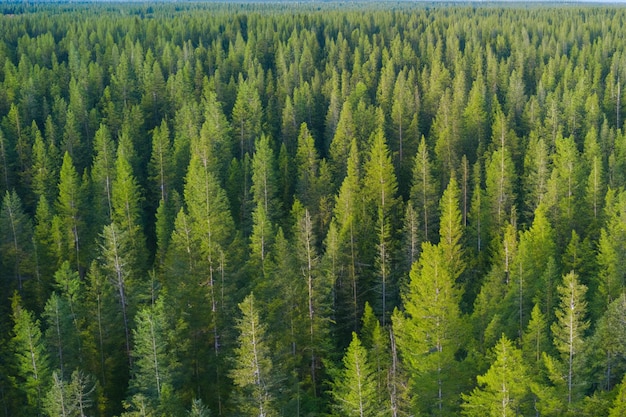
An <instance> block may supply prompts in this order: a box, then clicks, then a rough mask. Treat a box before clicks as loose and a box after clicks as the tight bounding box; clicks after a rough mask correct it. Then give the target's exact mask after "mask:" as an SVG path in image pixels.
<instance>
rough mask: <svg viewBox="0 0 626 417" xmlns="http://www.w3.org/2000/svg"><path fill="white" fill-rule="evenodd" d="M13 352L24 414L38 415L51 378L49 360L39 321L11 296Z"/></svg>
mask: <svg viewBox="0 0 626 417" xmlns="http://www.w3.org/2000/svg"><path fill="white" fill-rule="evenodd" d="M11 307H12V311H13V322H14V325H13V337H12V340H11V346H12V351H13V352H14V354H15V357H14V361H15V362H14V363H15V367H16V368H15V372H16V373H15V375H16V383H17V386H18V387H19V391H20V392H21V393H22V394H23V395H25V396H26V399H25V401H24V402H23V403H22V409H21V412H22V413H23V415H30V416H40V415H42V412H43V401H44V396H45V392H46V390H47V388H48V383H49V378H50V368H49V358H48V353H47V351H46V346H45V343H44V340H43V337H42V334H41V330H40V323H39V320H36V319H35V318H34V316H33V313H31V312H30V311H28V310H26V309H24V307H23V306H22V300H21V299H20V297H19V296H18V295H14V296H13V299H12V300H11Z"/></svg>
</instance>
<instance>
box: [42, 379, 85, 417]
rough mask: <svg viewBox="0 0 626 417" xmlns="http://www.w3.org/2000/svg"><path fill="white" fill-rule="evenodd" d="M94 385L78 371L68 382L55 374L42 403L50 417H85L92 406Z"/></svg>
mask: <svg viewBox="0 0 626 417" xmlns="http://www.w3.org/2000/svg"><path fill="white" fill-rule="evenodd" d="M95 388H96V387H95V384H94V383H93V382H92V381H91V378H89V377H88V376H86V375H85V374H83V373H82V372H80V371H74V372H73V373H72V377H71V379H70V381H69V382H66V381H65V380H63V378H62V377H61V376H60V375H59V374H58V373H56V372H53V373H52V386H51V387H50V390H49V391H48V393H47V395H46V399H45V403H44V410H45V412H46V413H47V415H48V416H50V417H85V416H86V415H88V414H89V411H90V409H91V408H92V406H93V393H94V391H95Z"/></svg>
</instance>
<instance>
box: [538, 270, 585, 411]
mask: <svg viewBox="0 0 626 417" xmlns="http://www.w3.org/2000/svg"><path fill="white" fill-rule="evenodd" d="M557 290H558V293H559V296H560V303H559V306H558V308H557V310H556V311H555V314H556V321H555V322H554V323H552V325H551V326H550V330H551V331H552V334H553V336H554V346H555V347H556V350H557V351H558V352H559V354H560V364H558V365H557V366H558V367H557V366H555V364H554V363H553V362H552V361H548V369H549V371H550V372H551V379H552V380H553V381H554V382H555V384H557V385H558V386H564V391H565V393H566V396H567V402H566V404H567V408H571V407H572V406H573V405H574V404H573V403H576V401H577V400H578V399H579V398H580V394H579V393H580V392H581V390H582V388H583V384H584V381H583V380H582V378H581V377H582V376H583V375H582V371H583V368H582V366H583V364H582V363H581V354H582V351H583V348H584V344H585V332H586V330H587V329H588V328H589V322H588V321H586V318H585V316H586V314H587V302H586V301H585V293H586V291H587V287H585V286H584V285H582V284H579V283H578V276H577V275H576V274H575V273H573V272H570V273H568V274H567V275H565V276H564V277H563V284H562V285H560V286H559V287H558V288H557ZM559 365H560V366H559ZM563 402H564V403H565V401H563Z"/></svg>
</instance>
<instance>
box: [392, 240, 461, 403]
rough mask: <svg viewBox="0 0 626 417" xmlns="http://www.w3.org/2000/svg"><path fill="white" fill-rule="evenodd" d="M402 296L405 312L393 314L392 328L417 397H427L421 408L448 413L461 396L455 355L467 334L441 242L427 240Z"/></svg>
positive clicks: (458, 297)
mask: <svg viewBox="0 0 626 417" xmlns="http://www.w3.org/2000/svg"><path fill="white" fill-rule="evenodd" d="M403 300H404V309H405V312H403V313H401V312H399V311H396V312H395V313H394V316H393V326H394V333H395V334H396V336H397V342H398V350H399V352H400V354H401V357H402V359H403V360H404V363H405V365H406V367H407V370H408V372H409V378H410V383H411V387H412V389H413V390H414V391H413V392H414V395H417V396H419V397H420V398H423V399H424V401H420V402H419V406H418V408H419V409H420V410H421V411H423V412H429V413H433V414H436V415H443V414H444V413H446V412H449V410H453V409H454V403H455V395H457V394H458V393H455V391H456V390H458V387H457V382H458V381H456V380H455V378H456V376H455V375H457V374H456V372H457V369H456V368H457V366H458V362H456V360H455V354H456V352H457V350H458V349H459V347H460V346H461V343H462V340H463V337H462V331H461V327H460V312H459V302H460V292H459V290H458V289H457V287H456V285H455V283H454V280H453V278H452V275H451V273H450V270H449V268H448V267H447V259H446V258H445V255H444V251H443V249H442V248H441V247H440V246H435V245H432V244H430V243H424V244H422V253H421V255H420V260H419V263H417V264H415V265H414V266H413V269H412V270H411V274H410V284H409V287H408V291H407V292H406V293H405V294H403Z"/></svg>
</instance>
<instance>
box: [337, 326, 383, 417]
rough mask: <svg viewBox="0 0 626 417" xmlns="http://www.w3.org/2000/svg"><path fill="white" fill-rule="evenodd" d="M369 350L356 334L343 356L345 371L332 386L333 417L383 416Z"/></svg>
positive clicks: (342, 371)
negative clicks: (369, 358) (368, 353)
mask: <svg viewBox="0 0 626 417" xmlns="http://www.w3.org/2000/svg"><path fill="white" fill-rule="evenodd" d="M367 356H368V355H367V350H366V349H365V348H364V347H363V345H362V344H361V341H360V340H359V337H358V336H357V335H356V333H354V332H352V341H351V342H350V346H348V350H346V353H345V354H344V356H343V369H342V370H341V371H340V372H339V373H338V375H337V376H336V377H335V379H334V381H333V383H332V391H331V394H332V396H333V399H334V404H333V408H334V410H335V413H334V415H336V416H346V417H352V416H354V417H366V416H372V417H373V416H379V415H382V413H381V407H380V405H379V404H378V395H377V392H376V382H375V380H374V377H373V376H374V370H373V369H372V365H371V364H370V362H369V360H368V357H367Z"/></svg>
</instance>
